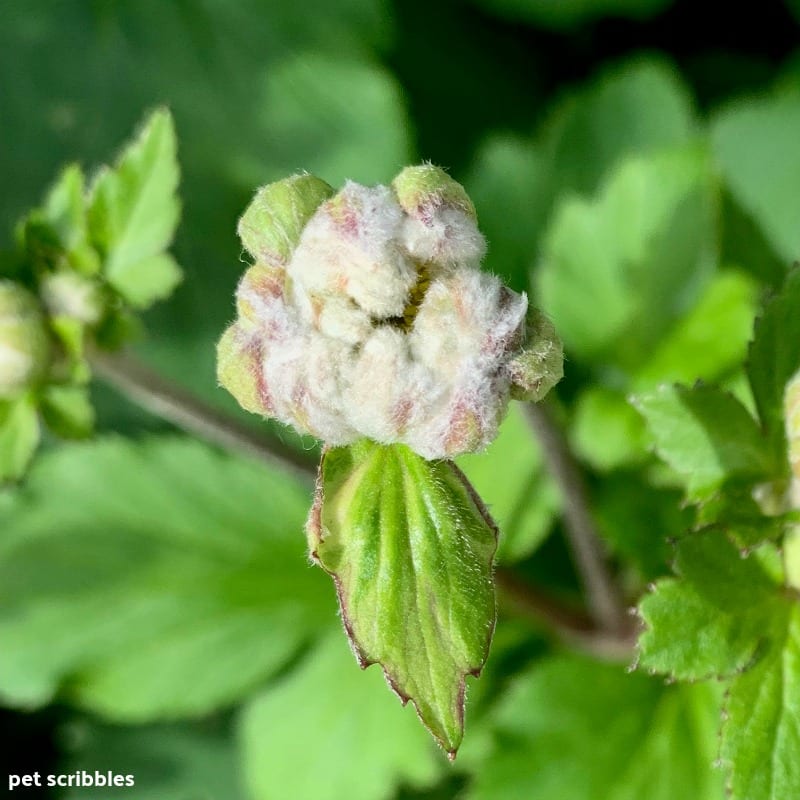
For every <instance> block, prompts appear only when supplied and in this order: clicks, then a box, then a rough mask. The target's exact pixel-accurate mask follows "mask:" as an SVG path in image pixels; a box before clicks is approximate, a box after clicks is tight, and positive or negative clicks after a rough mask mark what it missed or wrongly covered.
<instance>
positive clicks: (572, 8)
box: [476, 0, 671, 31]
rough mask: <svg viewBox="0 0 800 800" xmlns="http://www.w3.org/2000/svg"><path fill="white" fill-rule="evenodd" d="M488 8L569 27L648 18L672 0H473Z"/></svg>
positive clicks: (536, 22)
mask: <svg viewBox="0 0 800 800" xmlns="http://www.w3.org/2000/svg"><path fill="white" fill-rule="evenodd" d="M476 2H478V3H479V4H480V5H482V6H483V7H484V8H486V10H487V11H490V12H493V13H496V14H498V15H500V16H503V17H508V18H510V19H517V20H520V21H523V22H528V23H532V24H534V25H538V26H541V27H543V28H553V29H554V30H559V31H560V30H569V29H571V28H576V27H578V26H580V25H586V24H587V23H590V22H594V21H595V20H597V19H601V18H603V17H630V18H632V19H636V20H644V19H649V18H650V17H653V16H655V15H656V14H658V13H659V12H660V11H663V10H664V9H665V8H667V7H668V6H669V5H670V4H671V0H476Z"/></svg>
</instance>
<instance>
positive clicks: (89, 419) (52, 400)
mask: <svg viewBox="0 0 800 800" xmlns="http://www.w3.org/2000/svg"><path fill="white" fill-rule="evenodd" d="M42 419H43V420H44V421H45V423H46V425H47V427H48V428H49V429H50V430H51V431H53V433H55V434H56V435H57V436H61V437H62V438H64V439H85V438H86V437H87V436H90V435H91V433H92V430H93V429H94V408H93V406H92V401H91V399H90V398H89V390H88V389H87V388H86V387H85V386H59V385H57V384H53V385H51V386H48V387H47V389H46V390H45V392H44V394H43V396H42Z"/></svg>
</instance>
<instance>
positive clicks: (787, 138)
mask: <svg viewBox="0 0 800 800" xmlns="http://www.w3.org/2000/svg"><path fill="white" fill-rule="evenodd" d="M798 127H800V92H797V91H794V92H787V93H785V94H780V95H778V96H774V97H765V98H761V99H758V100H753V99H750V100H746V101H739V102H737V103H735V104H733V105H731V106H729V107H728V108H726V109H725V110H723V111H722V112H721V113H720V114H719V115H718V116H717V118H716V119H715V120H714V121H713V123H712V128H711V138H712V142H713V148H714V155H715V156H716V159H717V161H718V163H719V166H720V169H721V171H722V174H723V177H724V179H725V181H726V182H727V184H728V186H729V187H730V190H731V192H732V193H733V195H734V197H735V198H736V200H738V202H739V203H740V205H741V206H742V208H744V209H745V211H747V212H748V213H749V215H750V216H751V217H752V218H753V219H754V220H755V221H756V222H757V223H758V225H759V226H760V227H761V230H762V231H763V232H764V234H765V235H766V237H767V239H768V241H769V242H770V244H771V245H772V246H773V248H774V249H775V252H776V253H777V254H778V255H779V256H780V257H781V258H782V259H783V260H784V262H785V264H786V265H788V264H790V263H791V262H793V261H795V260H797V259H798V258H800V226H799V225H798V224H797V220H798V218H799V217H800V144H798V140H797V130H798Z"/></svg>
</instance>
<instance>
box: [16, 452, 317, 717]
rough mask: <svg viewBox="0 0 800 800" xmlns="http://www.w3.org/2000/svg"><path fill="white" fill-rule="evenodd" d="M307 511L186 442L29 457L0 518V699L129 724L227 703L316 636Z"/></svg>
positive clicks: (277, 482)
mask: <svg viewBox="0 0 800 800" xmlns="http://www.w3.org/2000/svg"><path fill="white" fill-rule="evenodd" d="M307 502H308V501H307V496H306V492H305V490H304V489H303V487H300V486H297V485H295V483H293V481H291V480H290V479H289V478H288V477H287V476H285V475H282V474H280V473H277V472H274V471H271V470H268V469H266V468H262V467H259V466H257V465H255V464H253V463H251V462H249V461H242V460H239V459H236V458H232V457H228V456H223V455H219V454H217V453H216V452H214V451H212V450H210V449H208V448H207V447H205V446H202V445H200V444H199V443H196V442H192V441H187V440H181V439H166V440H151V441H148V442H145V443H142V444H135V443H130V442H123V441H120V440H116V439H113V440H106V441H101V442H98V443H95V444H73V445H71V446H70V447H69V448H64V449H62V450H57V451H55V452H53V453H52V454H50V455H48V456H47V457H43V458H42V459H40V460H39V462H38V463H37V465H36V467H35V469H34V470H33V471H32V473H31V475H30V480H29V482H28V484H27V485H26V487H24V488H23V489H22V490H21V491H19V492H17V493H16V494H15V495H14V496H13V497H12V499H11V502H8V503H6V504H4V505H3V506H2V507H0V531H2V536H0V608H2V612H0V696H2V697H3V698H4V700H5V702H6V703H9V704H13V705H23V706H26V707H30V706H37V705H41V704H44V703H47V702H49V701H50V700H52V698H53V696H54V695H56V693H60V695H61V696H62V697H63V698H65V699H67V700H69V701H72V702H75V703H79V704H81V705H83V706H86V707H88V708H91V709H93V710H95V711H98V712H100V713H102V714H104V715H106V716H108V717H110V718H113V719H118V720H125V721H137V722H140V721H147V720H152V719H157V718H164V717H176V716H180V715H193V714H201V713H205V712H207V711H209V710H211V709H214V708H217V707H219V706H222V705H225V704H228V703H231V702H233V701H234V700H236V699H237V698H239V697H240V696H242V695H243V694H244V693H246V692H247V691H249V690H250V689H251V688H253V687H254V686H256V685H257V684H259V683H261V682H262V681H264V680H265V679H266V678H268V677H269V676H270V675H272V674H274V673H275V672H276V671H277V670H279V669H280V668H281V667H283V666H284V665H285V664H286V663H287V661H289V659H291V658H292V657H293V655H294V654H295V653H296V652H297V651H298V649H299V648H300V647H301V646H302V645H303V644H304V643H306V642H307V641H308V640H309V639H310V638H311V637H312V636H314V635H315V634H316V633H317V631H319V630H320V629H321V628H324V627H326V626H327V625H329V624H330V622H329V616H328V614H327V613H326V611H325V608H326V607H329V597H328V591H326V588H327V587H325V581H321V580H320V577H319V576H315V574H314V573H313V572H312V571H310V570H309V568H308V566H307V564H306V563H305V559H304V557H303V554H302V544H301V539H300V538H298V536H299V535H300V530H301V527H302V518H303V515H304V512H305V509H306V507H307Z"/></svg>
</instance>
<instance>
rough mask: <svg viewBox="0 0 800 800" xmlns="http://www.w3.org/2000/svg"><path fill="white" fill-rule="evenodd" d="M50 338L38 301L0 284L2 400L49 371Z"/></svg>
mask: <svg viewBox="0 0 800 800" xmlns="http://www.w3.org/2000/svg"><path fill="white" fill-rule="evenodd" d="M49 354H50V339H49V335H48V332H47V327H46V325H45V320H44V316H43V314H42V312H41V309H40V307H39V304H38V302H37V300H36V298H35V297H34V296H33V295H32V294H31V293H30V292H28V291H27V290H26V289H24V288H23V287H22V286H19V285H18V284H16V283H13V282H11V281H0V399H4V400H5V399H9V398H12V397H15V396H17V395H19V394H21V393H22V392H23V391H25V389H27V388H28V387H30V386H32V385H33V384H34V383H36V381H37V380H39V379H40V378H41V377H42V376H43V375H44V374H45V372H46V371H47V366H48V362H49Z"/></svg>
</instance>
